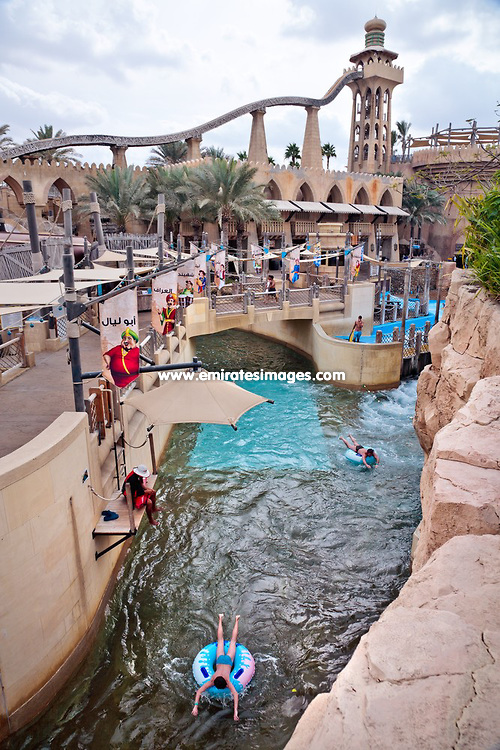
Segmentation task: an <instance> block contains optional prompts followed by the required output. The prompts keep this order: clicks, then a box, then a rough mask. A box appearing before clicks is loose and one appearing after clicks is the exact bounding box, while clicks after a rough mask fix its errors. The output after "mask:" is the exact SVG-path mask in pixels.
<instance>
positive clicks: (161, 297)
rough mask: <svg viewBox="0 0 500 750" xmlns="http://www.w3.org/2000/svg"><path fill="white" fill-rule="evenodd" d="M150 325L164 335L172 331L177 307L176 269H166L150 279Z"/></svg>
mask: <svg viewBox="0 0 500 750" xmlns="http://www.w3.org/2000/svg"><path fill="white" fill-rule="evenodd" d="M151 289H152V297H151V325H152V326H153V328H154V329H155V331H158V333H161V334H163V335H165V336H168V335H170V334H171V333H173V331H174V326H175V315H176V311H177V307H178V298H177V271H168V273H162V274H161V276H157V277H156V278H155V279H153V281H152V287H151Z"/></svg>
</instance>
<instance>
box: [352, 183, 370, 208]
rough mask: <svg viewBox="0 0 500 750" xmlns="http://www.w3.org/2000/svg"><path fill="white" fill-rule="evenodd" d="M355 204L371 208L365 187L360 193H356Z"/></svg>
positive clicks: (360, 189)
mask: <svg viewBox="0 0 500 750" xmlns="http://www.w3.org/2000/svg"><path fill="white" fill-rule="evenodd" d="M354 203H355V204H356V203H358V204H359V205H360V206H369V205H370V201H369V198H368V193H367V192H366V190H365V189H364V187H360V188H359V190H358V192H357V193H356V197H355V198H354Z"/></svg>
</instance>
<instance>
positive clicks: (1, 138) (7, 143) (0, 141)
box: [0, 125, 15, 149]
mask: <svg viewBox="0 0 500 750" xmlns="http://www.w3.org/2000/svg"><path fill="white" fill-rule="evenodd" d="M9 130H10V125H0V148H1V149H4V148H11V147H12V146H14V145H15V143H14V141H13V140H12V138H11V137H10V135H7V133H8V131H9Z"/></svg>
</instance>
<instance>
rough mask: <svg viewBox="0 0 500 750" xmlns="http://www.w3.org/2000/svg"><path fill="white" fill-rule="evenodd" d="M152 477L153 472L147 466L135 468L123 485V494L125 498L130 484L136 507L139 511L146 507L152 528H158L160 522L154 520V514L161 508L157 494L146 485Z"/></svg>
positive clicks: (141, 465) (142, 465)
mask: <svg viewBox="0 0 500 750" xmlns="http://www.w3.org/2000/svg"><path fill="white" fill-rule="evenodd" d="M150 475H151V472H150V471H149V469H148V468H147V466H144V464H140V465H139V466H135V467H134V468H133V469H132V471H131V472H129V473H128V474H127V476H126V477H125V481H124V482H123V485H122V492H123V495H124V496H125V485H126V484H129V485H130V491H131V493H132V502H133V503H134V506H135V507H136V508H137V509H139V508H143V507H144V506H146V514H147V517H148V520H149V523H150V524H151V526H157V524H158V521H155V520H154V518H153V513H157V512H158V511H160V510H161V508H158V507H157V506H156V492H155V491H154V490H152V489H150V488H149V487H148V486H147V485H146V479H147V478H148V477H149V476H150Z"/></svg>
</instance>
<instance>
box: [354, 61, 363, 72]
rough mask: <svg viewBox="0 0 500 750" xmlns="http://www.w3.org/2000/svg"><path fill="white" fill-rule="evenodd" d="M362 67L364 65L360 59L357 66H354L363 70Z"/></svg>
mask: <svg viewBox="0 0 500 750" xmlns="http://www.w3.org/2000/svg"><path fill="white" fill-rule="evenodd" d="M364 67H365V66H364V63H363V61H362V60H360V61H359V63H358V65H357V68H356V70H363V68H364Z"/></svg>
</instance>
